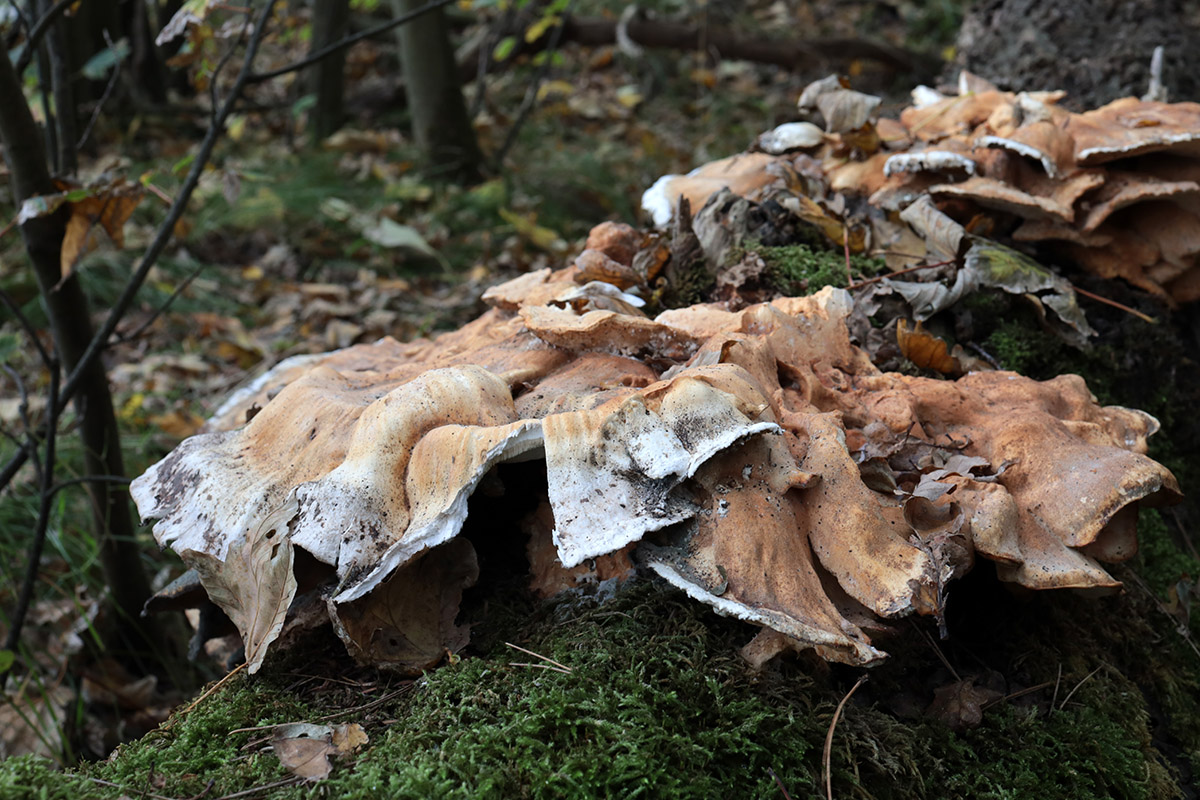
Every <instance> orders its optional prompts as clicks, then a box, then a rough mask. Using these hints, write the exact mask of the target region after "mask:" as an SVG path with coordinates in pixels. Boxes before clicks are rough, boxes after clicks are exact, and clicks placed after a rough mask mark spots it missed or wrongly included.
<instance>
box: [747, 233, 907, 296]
mask: <svg viewBox="0 0 1200 800" xmlns="http://www.w3.org/2000/svg"><path fill="white" fill-rule="evenodd" d="M746 250H747V251H752V252H755V253H757V254H758V256H759V257H760V258H761V259H762V260H763V262H764V263H766V265H767V270H768V275H769V279H770V281H771V285H772V286H773V287H774V288H775V290H776V291H778V292H779V293H780V294H783V295H806V294H812V293H813V292H817V291H819V290H821V289H823V288H824V287H826V286H837V287H839V288H845V287H846V285H847V280H846V257H845V254H844V253H842V252H839V251H835V250H822V249H820V248H817V247H812V246H810V245H807V244H793V245H785V246H782V247H764V246H761V245H756V246H747V247H746ZM850 268H851V271H852V272H853V274H854V275H855V276H856V277H857V276H860V275H865V276H868V277H869V276H872V275H877V274H878V273H880V272H882V271H883V270H884V269H885V267H884V263H883V259H880V258H870V257H868V256H864V255H851V256H850Z"/></svg>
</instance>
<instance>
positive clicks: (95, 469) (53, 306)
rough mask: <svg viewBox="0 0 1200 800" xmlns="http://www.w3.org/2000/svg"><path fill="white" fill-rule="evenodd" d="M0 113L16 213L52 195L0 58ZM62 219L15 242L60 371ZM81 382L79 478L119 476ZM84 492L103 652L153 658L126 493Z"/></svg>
mask: <svg viewBox="0 0 1200 800" xmlns="http://www.w3.org/2000/svg"><path fill="white" fill-rule="evenodd" d="M0 108H3V109H4V113H3V114H0V142H2V143H3V145H4V153H5V157H6V159H7V160H8V167H9V170H10V183H11V186H12V191H13V196H14V199H15V201H16V203H17V205H20V204H21V202H22V201H23V200H24V199H26V198H28V197H32V196H35V195H39V194H50V193H53V192H54V191H55V187H54V185H53V183H52V182H51V178H50V172H49V170H48V168H47V166H46V157H45V152H44V151H43V148H42V140H41V135H40V133H39V131H38V128H37V125H36V124H35V123H34V120H33V116H32V115H31V114H30V111H29V106H28V105H27V104H26V103H25V98H24V96H23V94H22V91H21V83H20V80H19V78H18V76H17V74H16V72H15V70H14V69H13V66H12V64H11V62H10V61H9V60H8V59H7V58H0ZM68 214H69V212H68V211H67V209H62V210H60V211H59V212H58V213H57V214H54V215H50V216H45V217H36V218H34V219H31V220H29V221H28V222H26V223H25V224H24V225H22V226H21V236H22V238H23V240H24V242H25V249H26V252H27V253H28V255H29V260H30V262H31V264H32V265H33V269H34V274H35V276H36V278H37V283H38V286H39V288H40V290H41V293H42V298H43V302H44V304H45V308H46V311H47V316H48V318H49V319H50V325H51V329H52V332H53V334H54V342H55V347H56V349H57V351H58V357H59V358H60V359H61V360H62V362H63V364H65V365H66V367H67V369H68V370H73V369H74V368H75V365H76V364H78V363H79V362H80V358H81V356H82V355H83V353H84V351H85V350H86V348H87V346H88V343H89V342H90V341H91V339H92V333H93V332H92V325H91V320H90V317H89V315H88V308H87V301H86V298H85V297H84V294H83V290H82V288H81V287H80V284H79V280H78V278H76V277H75V276H71V277H70V278H69V279H67V280H65V281H61V278H62V273H61V269H60V262H59V259H60V252H61V249H62V239H63V234H64V231H65V228H66V221H67V218H68ZM60 281H61V285H60ZM84 374H85V377H84V379H83V384H82V386H81V388H80V389H79V391H78V393H77V394H76V396H75V410H76V413H77V414H78V416H79V433H80V437H81V438H82V440H83V446H84V452H85V460H86V466H85V470H86V472H87V473H88V474H92V475H115V476H120V475H123V474H124V464H123V461H122V454H121V446H120V439H119V435H118V429H117V423H116V416H115V414H114V412H113V404H112V395H111V394H110V392H109V388H108V378H107V375H106V374H105V372H104V367H103V364H102V363H101V361H100V360H99V359H95V360H93V361H92V362H91V363H90V364H89V365H88V366H87V369H86V372H85V373H84ZM46 466H47V468H49V465H46ZM89 487H90V493H91V501H92V503H91V505H92V517H93V524H94V526H95V529H96V531H97V536H98V540H99V541H100V552H101V564H102V568H103V571H104V578H105V581H106V582H107V584H108V587H109V591H110V594H111V600H112V604H113V606H114V607H115V611H116V614H115V619H114V631H115V634H116V639H115V640H113V641H112V642H111V644H112V645H114V646H115V647H119V648H121V649H126V650H127V651H129V652H132V653H135V654H137V655H140V656H144V655H145V654H146V653H155V651H156V650H161V648H162V646H163V644H164V643H163V642H162V641H160V640H159V638H158V637H157V636H156V635H155V633H154V632H153V630H152V628H151V627H150V626H149V625H148V624H147V622H146V621H144V620H141V619H140V616H139V615H140V613H141V608H142V605H143V604H144V603H145V601H146V599H147V598H148V597H149V596H150V584H149V581H148V580H147V578H146V574H145V571H144V570H143V569H142V565H141V560H140V557H139V553H138V549H137V545H136V543H135V541H134V536H133V519H132V517H131V515H130V509H129V501H128V497H127V493H126V490H125V489H124V487H118V486H116V485H114V484H111V483H106V482H101V483H90V484H89Z"/></svg>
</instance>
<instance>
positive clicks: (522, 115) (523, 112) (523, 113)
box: [493, 0, 574, 166]
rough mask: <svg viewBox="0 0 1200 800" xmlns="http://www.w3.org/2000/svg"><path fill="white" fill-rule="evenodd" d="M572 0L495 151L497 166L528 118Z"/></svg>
mask: <svg viewBox="0 0 1200 800" xmlns="http://www.w3.org/2000/svg"><path fill="white" fill-rule="evenodd" d="M573 3H574V0H569V2H568V3H567V6H566V8H564V9H563V11H562V19H561V21H560V22H559V24H558V26H557V27H556V28H555V29H554V32H553V33H552V34H550V41H549V42H548V43H547V45H546V52H545V60H544V61H542V64H541V66H540V67H538V71H537V73H536V74H535V75H534V76H533V83H531V84H530V85H529V89H528V90H526V92H525V100H524V101H523V102H522V103H521V108H520V110H519V111H517V118H516V119H515V120H513V124H512V127H511V128H509V129H508V135H507V136H505V137H504V144H502V145H500V149H499V150H498V151H497V152H496V155H495V158H494V159H493V160H494V161H495V163H496V165H497V166H499V165H501V164H503V163H504V157H505V156H507V155H508V151H509V150H512V148H513V145H514V144H516V143H517V134H518V133H520V132H521V128H522V127H523V126H524V125H525V120H527V119H528V118H529V114H530V112H532V111H533V106H534V105H535V103H536V102H537V93H538V89H539V88H540V87H541V85H542V81H543V80H545V79H546V74H547V73H548V72H549V71H550V65H551V64H552V63H553V61H554V53H555V52H556V51H557V50H558V43H559V41H561V40H562V35H563V31H565V30H566V29H567V22H566V21H567V18H568V16H569V15H570V13H571V6H572V4H573Z"/></svg>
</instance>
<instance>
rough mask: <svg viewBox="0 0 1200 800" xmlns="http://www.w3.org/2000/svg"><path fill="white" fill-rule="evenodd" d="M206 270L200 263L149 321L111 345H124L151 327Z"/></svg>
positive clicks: (204, 265)
mask: <svg viewBox="0 0 1200 800" xmlns="http://www.w3.org/2000/svg"><path fill="white" fill-rule="evenodd" d="M207 268H208V264H205V263H201V264H200V265H199V266H198V267H196V268H195V269H194V270H192V272H191V274H190V275H188V276H187V277H186V278H184V279H183V280H181V281H180V282H179V285H178V286H176V287H175V289H174V290H173V291H172V292H171V295H170V297H168V298H167V299H166V300H164V301H163V302H162V305H160V306H159V307H158V308H156V309H154V313H153V314H151V315H150V317H149V319H147V320H145V321H144V322H142V324H140V325H138V326H137V327H136V328H134V329H133V330H132V331H130V332H129V333H123V334H121V335H120V336H117V337H115V338H114V339H113V340H112V343H113V344H125V343H126V342H131V341H133V340H134V339H136V338H138V337H139V336H141V335H142V334H143V333H145V332H146V329H147V328H149V327H150V326H151V325H153V324H154V323H155V322H156V321H157V320H158V318H159V317H161V316H162V315H163V314H165V313H167V312H168V311H170V310H171V306H172V305H174V303H175V301H176V300H177V299H178V298H179V295H181V294H183V293H184V292H185V291H187V288H188V287H189V286H191V285H192V281H194V280H196V278H199V277H200V273H202V272H204V270H205V269H207Z"/></svg>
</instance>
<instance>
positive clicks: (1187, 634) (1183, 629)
mask: <svg viewBox="0 0 1200 800" xmlns="http://www.w3.org/2000/svg"><path fill="white" fill-rule="evenodd" d="M1129 574H1130V575H1131V576H1133V582H1134V583H1136V584H1137V585H1138V588H1140V589H1141V590H1142V591H1143V592H1145V593H1146V596H1147V597H1149V598H1150V600H1151V601H1152V602H1153V603H1154V605H1155V606H1156V607H1157V608H1158V610H1159V611H1161V612H1162V613H1163V614H1166V615H1167V617H1169V618H1170V620H1171V622H1172V623H1174V625H1175V632H1176V633H1178V634H1179V637H1180V638H1181V639H1183V640H1184V641H1185V642H1187V645H1188V647H1190V648H1192V652H1193V653H1195V654H1196V655H1197V656H1200V646H1197V645H1196V641H1195V640H1194V639H1193V638H1192V632H1191V630H1190V629H1189V628H1188V626H1187V624H1186V623H1183V622H1180V620H1179V619H1178V618H1177V617H1176V616H1175V615H1174V614H1172V613H1171V612H1170V610H1169V609H1168V608H1167V607H1166V606H1165V605H1163V602H1162V601H1161V600H1159V599H1158V596H1157V595H1155V594H1154V592H1153V591H1152V590H1151V589H1150V587H1149V586H1147V585H1146V582H1145V581H1144V580H1142V576H1141V575H1138V574H1137V573H1136V572H1134V571H1133V570H1130V571H1129ZM1181 599H1182V598H1181Z"/></svg>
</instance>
